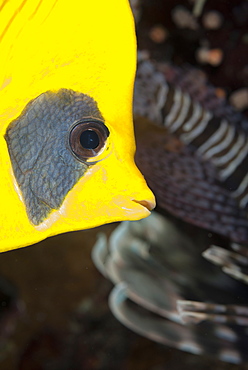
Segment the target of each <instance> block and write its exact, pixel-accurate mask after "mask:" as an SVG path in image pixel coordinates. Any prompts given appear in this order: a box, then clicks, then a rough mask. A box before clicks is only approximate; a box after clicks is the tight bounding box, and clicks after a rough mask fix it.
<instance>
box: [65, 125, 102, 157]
mask: <svg viewBox="0 0 248 370" xmlns="http://www.w3.org/2000/svg"><path fill="white" fill-rule="evenodd" d="M108 136H109V130H108V128H107V126H105V124H104V122H103V121H102V120H100V119H96V118H84V119H82V120H80V121H77V122H75V123H74V124H73V126H72V127H71V129H70V133H69V147H70V150H71V151H72V153H73V154H74V156H76V158H77V159H78V160H80V161H82V162H86V161H87V160H88V159H90V158H92V157H93V158H94V157H96V156H97V155H99V154H100V152H101V151H102V149H103V148H104V146H105V144H106V141H107V138H108Z"/></svg>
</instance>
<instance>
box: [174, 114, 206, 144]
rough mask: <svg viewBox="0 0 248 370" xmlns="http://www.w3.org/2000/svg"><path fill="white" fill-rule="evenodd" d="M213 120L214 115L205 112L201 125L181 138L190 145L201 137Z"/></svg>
mask: <svg viewBox="0 0 248 370" xmlns="http://www.w3.org/2000/svg"><path fill="white" fill-rule="evenodd" d="M211 118H212V114H211V113H210V112H208V111H205V112H204V115H203V119H202V120H201V121H200V122H199V124H198V125H197V126H196V128H195V129H193V130H192V131H191V132H189V133H185V134H183V135H181V136H180V138H181V140H182V141H183V142H184V143H185V144H189V143H190V142H191V141H193V140H194V139H195V138H196V137H197V136H198V135H200V134H201V133H202V132H203V131H204V130H205V128H206V126H207V124H208V122H209V120H210V119H211Z"/></svg>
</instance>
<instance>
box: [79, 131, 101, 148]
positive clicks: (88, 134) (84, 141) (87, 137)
mask: <svg viewBox="0 0 248 370" xmlns="http://www.w3.org/2000/svg"><path fill="white" fill-rule="evenodd" d="M80 144H81V145H82V147H83V148H85V149H95V148H97V147H98V145H99V136H98V134H97V133H96V132H95V131H93V130H85V131H83V132H82V134H81V135H80Z"/></svg>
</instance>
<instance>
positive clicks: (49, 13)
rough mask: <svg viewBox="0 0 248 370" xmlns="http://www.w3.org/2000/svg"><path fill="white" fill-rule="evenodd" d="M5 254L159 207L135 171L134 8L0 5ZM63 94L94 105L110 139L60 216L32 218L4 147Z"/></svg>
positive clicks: (121, 2)
mask: <svg viewBox="0 0 248 370" xmlns="http://www.w3.org/2000/svg"><path fill="white" fill-rule="evenodd" d="M0 50H1V58H0V168H1V181H0V194H1V215H0V251H1V252H3V251H7V250H10V249H14V248H19V247H23V246H26V245H30V244H33V243H35V242H38V241H40V240H42V239H44V238H46V237H48V236H51V235H55V234H59V233H63V232H67V231H73V230H79V229H87V228H91V227H95V226H98V225H101V224H104V223H109V222H114V221H122V220H137V219H141V218H144V217H146V216H148V215H149V214H150V212H149V210H148V209H147V208H149V209H152V208H153V207H154V205H155V201H154V196H153V194H152V193H151V191H150V190H149V189H148V187H147V185H146V183H145V181H144V179H143V177H142V175H141V173H140V172H139V170H138V169H137V168H136V165H135V163H134V152H135V142H134V134H133V123H132V92H133V82H134V75H135V67H136V43H135V33H134V25H133V19H132V15H131V11H130V8H129V4H128V0H118V1H117V0H104V1H103V0H91V1H88V0H71V1H68V0H55V1H54V0H43V1H39V0H24V1H22V2H21V1H18V0H0ZM61 88H66V89H72V90H74V91H78V92H82V93H84V94H87V95H89V96H91V97H92V98H93V99H94V100H95V101H96V102H97V104H98V107H99V110H100V111H101V113H102V115H103V117H104V119H105V124H106V126H107V127H108V129H109V131H110V135H109V138H108V146H109V148H110V149H109V153H108V155H105V154H104V152H103V153H101V154H100V156H99V158H98V157H96V158H94V160H95V159H96V160H99V159H101V160H100V161H98V162H97V163H96V164H94V165H93V166H90V167H89V169H88V170H87V172H86V173H85V175H84V176H83V177H82V178H81V179H80V180H79V181H78V182H77V184H76V185H75V186H74V187H73V188H72V189H71V190H70V191H69V193H68V194H67V196H66V198H65V199H64V202H63V204H62V206H61V207H60V209H59V210H54V211H53V212H52V213H51V214H50V215H49V217H48V218H47V219H46V220H45V221H43V222H42V224H40V225H38V226H34V225H33V224H32V223H31V222H30V221H29V219H28V217H27V213H26V209H25V204H24V202H23V200H22V194H21V191H20V189H19V187H18V185H17V182H16V180H15V177H14V175H13V171H12V166H11V161H10V157H9V153H8V148H7V145H6V141H5V138H4V134H5V132H6V129H7V128H8V126H9V124H10V122H11V121H12V120H13V119H15V118H17V117H18V116H19V115H20V114H21V112H22V111H23V109H24V107H25V106H26V104H27V103H28V102H29V101H30V100H32V99H34V98H36V97H38V96H39V95H40V94H42V93H44V92H46V91H48V90H52V91H57V90H59V89H61Z"/></svg>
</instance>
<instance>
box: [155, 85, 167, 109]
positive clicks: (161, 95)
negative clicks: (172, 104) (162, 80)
mask: <svg viewBox="0 0 248 370" xmlns="http://www.w3.org/2000/svg"><path fill="white" fill-rule="evenodd" d="M168 90H169V86H168V85H167V84H163V85H161V88H160V90H159V92H158V95H157V104H156V108H157V109H159V110H160V109H162V108H163V106H164V105H165V102H166V99H167V95H168Z"/></svg>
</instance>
